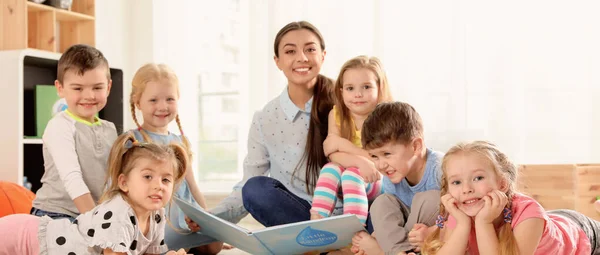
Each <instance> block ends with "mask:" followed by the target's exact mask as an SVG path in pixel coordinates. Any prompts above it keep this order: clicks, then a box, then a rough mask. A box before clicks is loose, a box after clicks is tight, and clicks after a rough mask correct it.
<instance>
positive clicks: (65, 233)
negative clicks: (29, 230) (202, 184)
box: [38, 195, 167, 255]
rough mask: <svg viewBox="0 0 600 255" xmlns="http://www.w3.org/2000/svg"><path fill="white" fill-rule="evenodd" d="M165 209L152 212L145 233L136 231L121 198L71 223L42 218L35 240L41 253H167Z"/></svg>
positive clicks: (133, 216) (73, 254)
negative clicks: (107, 250)
mask: <svg viewBox="0 0 600 255" xmlns="http://www.w3.org/2000/svg"><path fill="white" fill-rule="evenodd" d="M164 215H165V209H164V208H163V209H160V210H158V211H153V212H152V213H151V215H150V219H149V230H148V234H147V235H146V236H144V235H143V234H142V232H141V231H140V229H139V228H138V226H139V224H138V219H137V217H136V216H135V213H134V211H133V208H131V206H130V205H129V204H128V203H127V202H126V201H125V200H124V199H123V197H122V196H121V195H117V196H115V197H114V198H113V199H111V200H109V201H106V202H104V203H102V204H100V205H98V206H96V207H95V208H94V209H93V210H91V211H89V212H87V213H84V214H81V215H79V216H78V217H77V219H76V220H75V221H74V222H73V223H71V222H70V221H69V220H67V219H58V220H53V219H50V218H49V217H46V216H44V217H43V218H42V220H41V222H40V226H39V232H38V239H39V241H40V252H41V254H48V255H54V254H68V255H83V254H102V251H103V250H104V249H106V248H110V249H111V250H113V251H114V252H125V253H127V254H131V255H136V254H161V253H164V252H166V251H167V245H166V244H165V241H164V233H165V231H164V230H165V222H166V220H165V217H164Z"/></svg>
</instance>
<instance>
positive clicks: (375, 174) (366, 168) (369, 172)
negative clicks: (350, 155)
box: [358, 160, 381, 183]
mask: <svg viewBox="0 0 600 255" xmlns="http://www.w3.org/2000/svg"><path fill="white" fill-rule="evenodd" d="M358 170H359V171H360V176H361V177H362V178H363V179H364V180H365V182H366V183H372V182H376V181H378V180H380V179H381V174H379V171H378V170H377V167H376V166H375V163H373V161H370V160H364V161H362V163H361V164H360V165H359V166H358Z"/></svg>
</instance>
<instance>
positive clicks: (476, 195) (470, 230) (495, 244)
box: [423, 141, 600, 255]
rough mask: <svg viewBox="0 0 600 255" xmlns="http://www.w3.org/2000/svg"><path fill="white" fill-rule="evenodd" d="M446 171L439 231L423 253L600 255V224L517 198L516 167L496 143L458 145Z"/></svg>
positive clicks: (448, 156)
mask: <svg viewBox="0 0 600 255" xmlns="http://www.w3.org/2000/svg"><path fill="white" fill-rule="evenodd" d="M442 170H443V175H442V184H441V186H442V190H441V194H442V198H441V204H440V216H439V217H438V221H437V225H438V227H439V229H438V230H435V232H433V234H432V235H430V236H429V237H428V238H427V241H426V242H425V245H424V247H423V254H436V253H437V254H465V253H466V252H468V253H469V254H471V255H476V254H480V250H479V249H478V247H482V249H485V250H486V251H488V252H489V251H498V253H497V254H581V255H583V254H585V255H589V254H592V255H597V254H600V222H597V221H594V220H592V219H590V218H588V217H586V216H584V215H582V214H580V213H578V212H575V211H570V210H555V211H549V212H546V211H544V208H542V206H541V205H540V204H538V203H537V202H536V201H535V200H534V199H532V198H530V197H528V196H525V195H523V194H520V193H518V192H517V190H516V189H515V186H516V183H517V175H518V174H517V167H516V166H515V165H514V164H512V163H511V162H510V160H509V159H508V157H507V156H506V155H505V154H504V153H502V152H501V151H500V150H499V149H498V147H496V146H495V145H494V144H491V143H489V142H484V141H475V142H472V143H466V144H458V145H456V146H454V147H452V148H451V149H450V150H449V151H448V152H447V153H446V156H445V157H444V160H443V163H442ZM440 229H441V231H440ZM481 253H484V252H481Z"/></svg>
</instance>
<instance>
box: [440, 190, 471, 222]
mask: <svg viewBox="0 0 600 255" xmlns="http://www.w3.org/2000/svg"><path fill="white" fill-rule="evenodd" d="M440 200H441V201H442V204H443V205H444V208H446V211H448V213H449V214H450V215H452V217H454V218H455V219H456V224H469V225H470V224H471V218H470V217H469V216H468V215H467V214H465V213H464V212H463V211H461V210H460V209H458V207H457V206H456V204H457V203H458V201H456V198H454V197H453V196H452V195H450V193H448V194H446V195H443V196H442V198H441V199H440Z"/></svg>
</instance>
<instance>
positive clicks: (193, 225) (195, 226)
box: [185, 216, 200, 232]
mask: <svg viewBox="0 0 600 255" xmlns="http://www.w3.org/2000/svg"><path fill="white" fill-rule="evenodd" d="M185 223H187V225H188V228H190V230H191V231H192V232H198V231H200V226H199V225H198V223H196V222H194V221H193V220H192V219H190V218H189V217H188V216H185Z"/></svg>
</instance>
